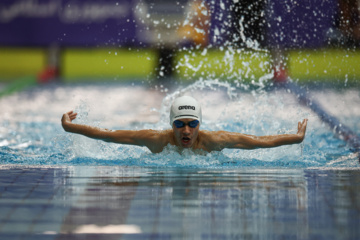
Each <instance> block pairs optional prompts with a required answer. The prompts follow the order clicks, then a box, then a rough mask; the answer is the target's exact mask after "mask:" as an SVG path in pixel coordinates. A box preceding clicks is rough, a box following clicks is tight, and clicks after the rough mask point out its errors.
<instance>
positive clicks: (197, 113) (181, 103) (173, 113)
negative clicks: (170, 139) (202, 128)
mask: <svg viewBox="0 0 360 240" xmlns="http://www.w3.org/2000/svg"><path fill="white" fill-rule="evenodd" d="M184 118H190V119H196V120H198V121H199V122H200V124H201V121H202V114H201V106H200V104H199V103H198V102H197V101H196V100H195V99H194V98H192V97H189V96H183V97H179V98H177V99H175V101H174V102H173V104H172V105H171V108H170V125H171V126H172V125H173V123H174V121H175V120H178V119H184Z"/></svg>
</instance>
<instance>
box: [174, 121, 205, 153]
mask: <svg viewBox="0 0 360 240" xmlns="http://www.w3.org/2000/svg"><path fill="white" fill-rule="evenodd" d="M180 121H182V122H184V123H185V124H186V125H185V126H184V127H182V128H177V127H175V125H174V124H173V131H174V137H175V142H176V145H178V146H180V147H183V148H191V147H194V146H196V144H197V139H198V135H199V127H200V123H199V124H198V125H197V126H196V128H191V127H189V126H188V125H187V123H189V122H191V121H194V119H191V118H184V119H180Z"/></svg>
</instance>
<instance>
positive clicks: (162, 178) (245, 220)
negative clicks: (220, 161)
mask: <svg viewBox="0 0 360 240" xmlns="http://www.w3.org/2000/svg"><path fill="white" fill-rule="evenodd" d="M359 173H360V170H354V169H353V170H301V169H300V170H294V169H293V170H291V169H288V170H286V169H281V170H279V169H269V170H266V169H263V170H255V169H252V170H251V169H250V170H246V169H245V170H244V169H235V170H199V169H146V168H136V167H132V168H130V167H85V166H77V167H58V168H53V167H48V168H45V167H43V168H36V167H32V168H31V167H30V168H25V167H7V166H1V167H0V239H1V240H7V239H9V240H10V239H11V240H12V239H26V240H27V239H110V240H111V239H327V240H328V239H360V230H359V227H358V226H360V174H359Z"/></svg>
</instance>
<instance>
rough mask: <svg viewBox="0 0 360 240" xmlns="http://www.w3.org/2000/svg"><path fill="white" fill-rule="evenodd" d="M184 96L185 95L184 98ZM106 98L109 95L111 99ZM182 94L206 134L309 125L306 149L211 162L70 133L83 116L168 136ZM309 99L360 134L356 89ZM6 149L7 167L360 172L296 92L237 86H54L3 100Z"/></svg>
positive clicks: (228, 153)
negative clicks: (65, 123) (73, 114)
mask: <svg viewBox="0 0 360 240" xmlns="http://www.w3.org/2000/svg"><path fill="white" fill-rule="evenodd" d="M178 89H182V90H181V91H180V90H178ZM104 92H105V93H106V94H104ZM179 94H188V95H192V96H194V97H195V98H197V99H198V100H199V101H200V103H201V104H202V106H203V115H204V117H203V119H204V122H203V125H202V126H201V128H202V129H207V130H222V129H223V130H227V131H234V132H242V133H247V134H255V135H269V134H278V133H294V132H296V130H297V122H298V121H301V120H302V119H304V118H308V119H309V126H308V129H307V135H306V138H305V141H304V143H303V144H301V145H293V146H283V147H279V148H275V149H259V150H251V151H248V150H225V151H223V152H220V153H210V154H206V155H204V156H202V155H194V154H193V153H192V152H191V151H190V152H184V153H183V154H178V153H177V152H176V151H173V150H171V148H169V150H168V151H165V152H163V153H160V154H151V153H150V152H149V151H148V150H147V149H145V148H140V147H135V146H120V145H116V144H109V143H103V142H101V141H95V140H92V139H87V138H85V137H82V136H77V135H71V134H68V133H65V132H64V131H63V130H62V128H61V125H60V118H61V115H62V113H64V112H66V111H69V110H72V109H74V110H76V111H78V112H79V119H78V121H79V122H82V123H87V124H91V125H95V126H100V127H104V128H108V129H129V128H130V129H144V128H154V129H167V128H169V127H170V126H169V124H168V116H169V109H168V108H169V106H170V103H171V101H172V99H174V98H175V97H176V96H178V95H179ZM310 95H311V96H312V97H313V98H314V99H315V100H317V101H318V102H319V103H320V104H321V105H322V106H323V107H324V108H325V110H326V111H328V112H329V113H331V114H332V115H334V116H336V117H338V118H339V120H340V121H341V122H342V123H344V124H346V125H347V126H349V127H350V128H351V129H352V130H353V131H354V132H359V129H360V125H359V122H360V121H359V120H360V104H359V103H360V96H359V93H358V91H357V90H356V89H347V90H342V91H336V90H333V89H323V90H321V91H320V90H319V91H316V90H314V91H312V92H310ZM0 106H1V109H2V112H3V114H2V115H1V116H0V123H1V125H0V147H1V150H0V151H1V156H2V159H1V160H2V164H20V165H88V164H91V165H125V166H152V167H153V166H155V167H162V166H165V167H169V166H176V167H182V166H183V167H214V168H218V167H220V168H233V167H244V166H246V167H256V168H257V167H279V166H280V167H289V168H291V167H294V168H298V167H301V168H304V167H358V162H357V158H356V154H353V153H352V152H351V151H350V148H349V147H348V146H346V143H345V142H343V141H342V140H340V139H338V138H336V137H335V136H334V134H333V130H332V129H329V127H328V126H327V125H325V124H323V123H322V122H321V121H320V119H319V118H318V117H317V115H316V114H314V113H313V112H312V111H310V110H309V109H308V108H306V107H303V106H301V105H299V103H298V102H297V100H296V97H294V96H293V95H292V94H291V93H288V92H286V91H283V90H278V91H270V92H266V91H258V92H257V91H255V90H254V91H241V90H238V89H235V88H234V87H233V86H231V85H230V84H224V83H218V82H214V81H208V82H204V81H203V82H200V83H195V84H192V85H189V86H187V87H185V88H175V89H172V90H169V89H166V88H165V87H163V88H160V87H159V88H158V89H157V90H156V89H155V88H153V89H148V88H146V87H144V86H141V85H136V86H132V85H131V84H130V85H129V84H126V85H124V84H114V83H113V84H110V83H109V84H83V85H52V86H47V87H37V88H34V89H32V90H28V91H25V92H20V93H18V94H15V95H12V96H8V97H5V98H2V99H1V100H0Z"/></svg>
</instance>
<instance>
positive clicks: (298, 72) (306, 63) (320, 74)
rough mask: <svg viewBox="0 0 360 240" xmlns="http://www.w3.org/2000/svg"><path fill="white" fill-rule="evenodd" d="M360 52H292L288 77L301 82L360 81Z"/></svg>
mask: <svg viewBox="0 0 360 240" xmlns="http://www.w3.org/2000/svg"><path fill="white" fill-rule="evenodd" d="M359 66H360V51H359V50H356V51H354V50H342V49H322V50H308V51H293V52H291V53H290V55H289V69H290V71H289V72H290V75H291V77H292V78H294V79H299V81H301V82H310V81H315V80H316V81H339V82H345V81H346V82H348V83H356V82H358V81H359V80H360V67H359Z"/></svg>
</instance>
